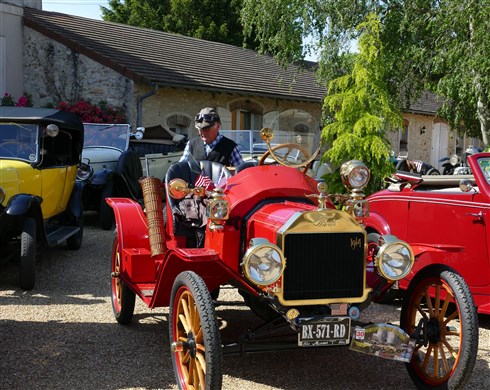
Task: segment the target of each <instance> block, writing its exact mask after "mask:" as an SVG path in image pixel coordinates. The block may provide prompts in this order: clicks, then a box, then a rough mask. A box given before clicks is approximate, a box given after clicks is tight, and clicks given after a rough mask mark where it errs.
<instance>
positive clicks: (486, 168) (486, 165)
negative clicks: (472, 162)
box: [478, 157, 490, 183]
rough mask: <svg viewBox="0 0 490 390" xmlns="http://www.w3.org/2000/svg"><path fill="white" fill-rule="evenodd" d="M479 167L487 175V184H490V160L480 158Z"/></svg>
mask: <svg viewBox="0 0 490 390" xmlns="http://www.w3.org/2000/svg"><path fill="white" fill-rule="evenodd" d="M478 165H479V166H480V169H481V171H482V172H483V174H484V175H485V179H487V182H489V183H490V158H486V157H485V158H479V159H478Z"/></svg>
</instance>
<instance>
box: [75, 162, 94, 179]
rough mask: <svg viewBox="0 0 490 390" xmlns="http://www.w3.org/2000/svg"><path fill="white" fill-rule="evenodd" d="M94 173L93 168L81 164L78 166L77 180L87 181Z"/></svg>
mask: <svg viewBox="0 0 490 390" xmlns="http://www.w3.org/2000/svg"><path fill="white" fill-rule="evenodd" d="M93 173H94V170H93V168H92V167H91V166H90V165H89V164H86V163H81V164H79V165H78V170H77V179H78V180H88V179H90V178H91V177H92V175H93Z"/></svg>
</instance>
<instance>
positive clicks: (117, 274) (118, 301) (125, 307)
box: [111, 231, 136, 325]
mask: <svg viewBox="0 0 490 390" xmlns="http://www.w3.org/2000/svg"><path fill="white" fill-rule="evenodd" d="M111 257H112V259H111V263H112V265H111V271H112V272H111V290H112V293H111V301H112V310H113V312H114V317H115V318H116V321H117V322H119V323H120V324H121V325H128V324H129V323H130V322H131V320H132V319H133V313H134V305H135V302H136V294H135V293H134V291H133V290H131V289H130V288H129V287H128V286H127V285H126V283H124V282H123V281H122V279H121V249H120V247H119V240H118V238H117V231H116V232H114V240H113V243H112V256H111Z"/></svg>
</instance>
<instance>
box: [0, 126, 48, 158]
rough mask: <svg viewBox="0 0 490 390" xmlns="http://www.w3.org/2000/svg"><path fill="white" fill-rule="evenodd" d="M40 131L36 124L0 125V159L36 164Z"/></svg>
mask: <svg viewBox="0 0 490 390" xmlns="http://www.w3.org/2000/svg"><path fill="white" fill-rule="evenodd" d="M40 130H41V129H40V126H39V124H37V123H17V122H2V123H0V159H5V160H22V161H26V162H28V163H29V164H32V163H36V162H37V161H38V160H39V133H40ZM2 145H3V146H2Z"/></svg>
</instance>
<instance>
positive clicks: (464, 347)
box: [400, 265, 478, 389]
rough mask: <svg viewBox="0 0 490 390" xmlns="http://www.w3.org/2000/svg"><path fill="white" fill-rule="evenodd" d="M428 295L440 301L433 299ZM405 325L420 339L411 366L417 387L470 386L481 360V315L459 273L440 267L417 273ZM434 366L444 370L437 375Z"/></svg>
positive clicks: (405, 309)
mask: <svg viewBox="0 0 490 390" xmlns="http://www.w3.org/2000/svg"><path fill="white" fill-rule="evenodd" d="M427 291H430V292H432V295H433V296H434V298H430V299H428V294H427ZM446 297H447V298H446ZM451 297H452V298H451ZM450 301H453V302H450ZM436 310H437V312H436ZM419 323H420V324H421V325H422V327H421V329H420V334H419V335H418V336H417V335H416V334H415V332H416V330H417V325H418V324H419ZM400 326H401V327H402V328H403V329H404V330H405V331H406V332H407V333H408V334H409V335H410V336H411V337H414V335H415V337H416V345H415V351H414V353H413V356H412V359H411V361H410V363H407V364H406V367H407V370H408V373H409V374H410V377H411V378H412V381H413V382H414V383H415V385H416V386H417V388H419V389H425V388H431V389H434V388H437V389H459V388H462V387H463V386H464V384H465V383H466V381H467V380H468V379H469V377H470V375H471V372H472V370H473V366H474V365H475V360H476V356H477V350H478V316H477V312H476V308H475V305H474V302H473V298H472V296H471V292H470V290H469V288H468V285H467V284H466V282H465V281H464V279H463V278H462V277H461V276H460V275H459V274H458V273H457V272H456V271H454V270H452V269H451V268H449V267H446V266H442V265H437V266H433V267H431V268H428V269H426V270H423V271H421V272H420V273H419V274H417V275H416V276H415V278H414V279H413V280H412V282H411V283H410V285H409V287H408V290H407V294H406V295H405V301H404V302H403V306H402V310H401V315H400ZM424 343H425V345H424ZM434 359H435V360H434ZM435 363H436V364H435ZM437 364H438V365H437ZM434 366H436V367H439V368H438V370H437V372H434Z"/></svg>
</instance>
